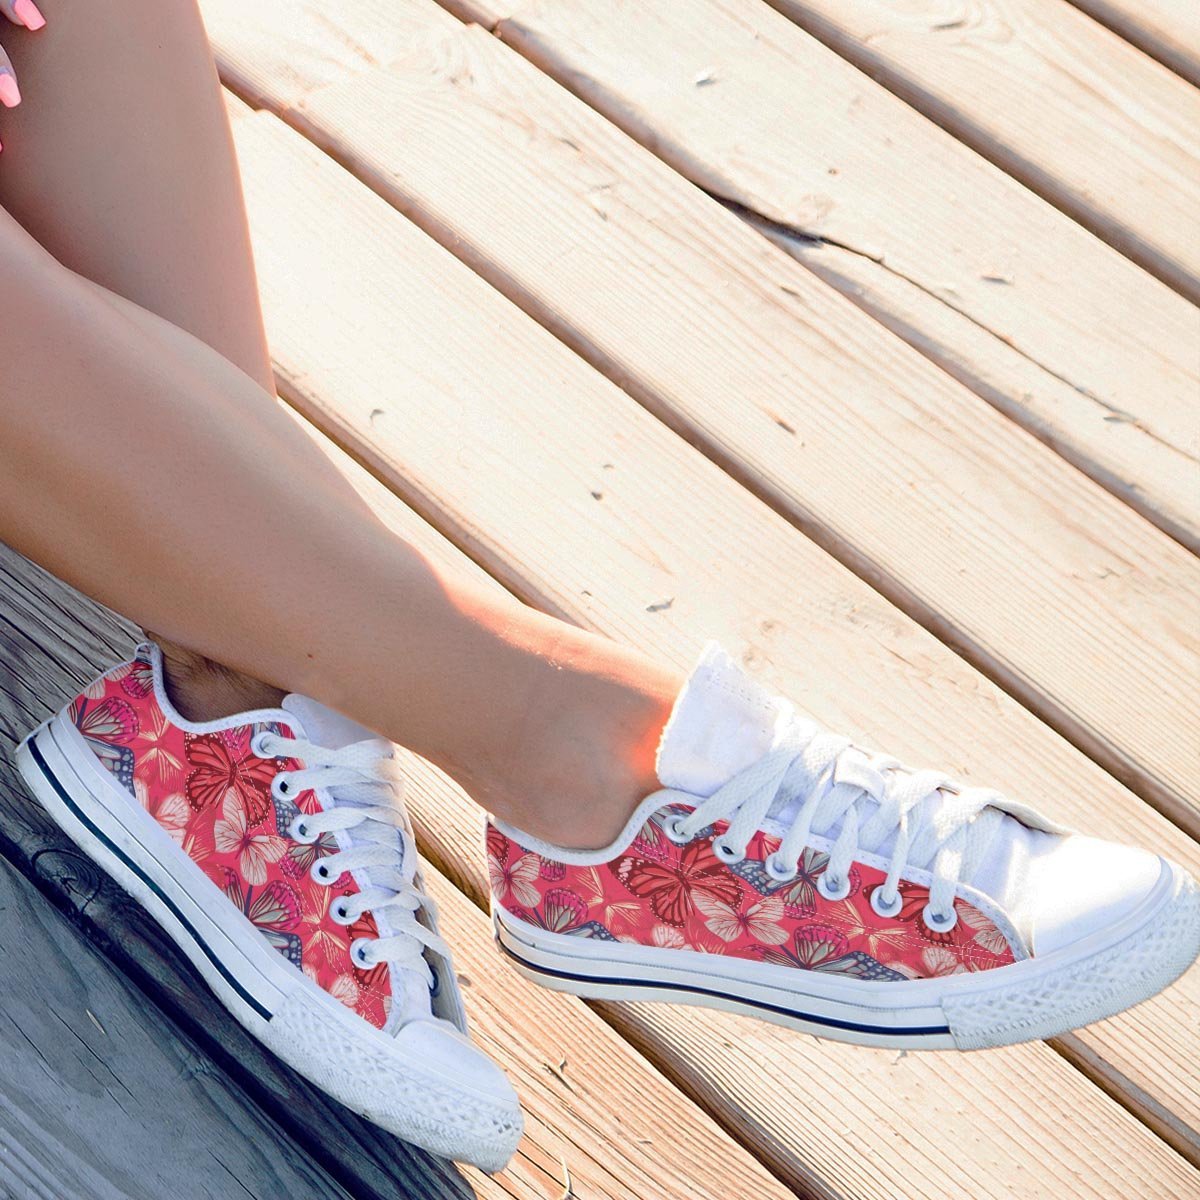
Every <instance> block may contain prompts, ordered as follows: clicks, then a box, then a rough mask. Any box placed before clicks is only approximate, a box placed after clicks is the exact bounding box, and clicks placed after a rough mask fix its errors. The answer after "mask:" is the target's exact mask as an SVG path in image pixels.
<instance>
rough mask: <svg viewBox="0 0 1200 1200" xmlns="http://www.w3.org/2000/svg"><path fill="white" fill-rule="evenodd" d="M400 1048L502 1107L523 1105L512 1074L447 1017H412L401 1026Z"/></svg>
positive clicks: (451, 1081) (443, 1076) (407, 1056)
mask: <svg viewBox="0 0 1200 1200" xmlns="http://www.w3.org/2000/svg"><path fill="white" fill-rule="evenodd" d="M396 1049H397V1051H398V1052H399V1053H400V1055H401V1056H402V1057H403V1058H405V1059H406V1060H407V1061H409V1062H412V1063H416V1064H418V1065H419V1066H420V1067H421V1069H422V1070H424V1071H430V1072H433V1073H435V1074H436V1075H437V1076H438V1077H439V1078H441V1079H444V1080H445V1081H446V1082H447V1083H449V1084H451V1085H452V1086H453V1087H456V1088H461V1089H463V1090H464V1091H466V1092H470V1093H472V1094H473V1095H475V1096H477V1097H478V1098H479V1099H480V1100H482V1101H485V1102H488V1103H492V1104H495V1105H496V1106H497V1107H499V1108H503V1107H505V1106H506V1105H507V1106H509V1107H511V1108H513V1109H518V1108H519V1107H520V1104H519V1102H518V1100H517V1094H516V1092H514V1091H513V1087H512V1084H511V1083H509V1081H508V1076H507V1075H505V1074H504V1072H503V1071H502V1070H501V1069H500V1068H499V1067H498V1066H496V1064H495V1063H494V1062H492V1060H491V1059H490V1058H488V1056H487V1055H486V1054H484V1052H483V1051H482V1050H480V1049H479V1048H478V1047H477V1046H475V1045H473V1044H472V1042H471V1041H470V1040H469V1039H468V1038H467V1037H466V1036H465V1035H463V1034H461V1033H459V1032H458V1030H457V1029H454V1028H453V1027H452V1026H450V1025H448V1024H447V1023H446V1022H444V1021H420V1020H418V1021H410V1022H409V1023H408V1024H407V1025H405V1026H403V1027H402V1028H401V1029H399V1030H397V1032H396Z"/></svg>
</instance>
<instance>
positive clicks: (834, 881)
mask: <svg viewBox="0 0 1200 1200" xmlns="http://www.w3.org/2000/svg"><path fill="white" fill-rule="evenodd" d="M817 891H818V892H820V893H821V895H822V896H824V897H825V899H826V900H845V898H846V897H847V896H848V895H850V876H849V875H846V876H844V877H843V878H841V879H838V878H837V877H836V876H832V875H830V874H829V872H828V871H826V872H825V874H824V875H822V876H821V878H820V879H818V880H817Z"/></svg>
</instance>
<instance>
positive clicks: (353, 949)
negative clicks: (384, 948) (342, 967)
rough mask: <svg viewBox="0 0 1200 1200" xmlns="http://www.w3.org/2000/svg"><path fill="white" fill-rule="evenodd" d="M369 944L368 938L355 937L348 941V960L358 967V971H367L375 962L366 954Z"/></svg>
mask: <svg viewBox="0 0 1200 1200" xmlns="http://www.w3.org/2000/svg"><path fill="white" fill-rule="evenodd" d="M370 945H371V939H370V938H355V939H354V941H352V942H351V943H350V961H351V962H352V963H353V964H354V965H355V966H356V967H358V969H359V970H360V971H369V970H370V969H371V968H372V967H373V966H375V962H374V960H373V959H371V958H369V957H368V956H367V950H368V948H369V947H370Z"/></svg>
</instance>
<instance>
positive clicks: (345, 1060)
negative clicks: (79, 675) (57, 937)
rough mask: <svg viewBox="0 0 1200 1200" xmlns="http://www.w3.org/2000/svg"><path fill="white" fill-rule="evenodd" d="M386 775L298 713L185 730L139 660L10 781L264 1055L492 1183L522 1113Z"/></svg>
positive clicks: (145, 652) (66, 721)
mask: <svg viewBox="0 0 1200 1200" xmlns="http://www.w3.org/2000/svg"><path fill="white" fill-rule="evenodd" d="M393 755H394V749H393V747H392V746H391V744H390V743H388V742H386V741H383V740H381V739H379V738H377V737H375V736H374V735H373V734H371V733H370V732H369V731H367V730H365V729H363V728H362V727H360V726H358V725H355V724H354V723H353V722H351V721H349V720H347V719H346V718H344V717H342V716H340V715H339V714H337V713H335V712H332V711H331V710H329V709H327V708H325V707H323V706H322V705H320V704H318V703H317V702H316V701H314V700H310V699H307V698H306V697H303V696H288V697H287V698H286V699H285V700H284V701H283V706H282V708H280V709H270V710H261V711H255V712H247V713H241V714H240V715H238V716H233V717H228V718H226V719H224V720H220V721H207V722H204V723H196V722H193V721H187V720H185V719H184V718H183V717H182V716H180V715H179V713H177V712H176V711H175V709H174V708H173V707H172V705H171V702H170V701H169V700H168V698H167V695H166V691H165V689H164V687H163V678H162V656H161V654H160V652H159V650H158V647H156V646H154V645H152V644H149V643H147V644H144V645H142V646H139V647H138V650H137V654H136V657H135V658H134V659H133V661H132V662H127V663H124V664H122V665H121V666H118V667H116V668H115V669H113V670H112V671H109V672H108V673H107V674H106V675H103V676H101V678H100V679H98V680H97V681H96V682H95V683H93V684H92V685H91V686H90V687H89V688H87V689H86V690H85V691H84V692H83V693H82V694H81V695H79V696H77V697H76V698H75V700H73V701H72V702H71V704H70V705H68V706H67V707H66V708H65V709H64V710H63V711H62V712H60V713H59V714H58V715H57V716H56V717H54V718H53V719H51V720H49V721H47V722H46V723H45V724H43V725H41V726H40V727H39V728H38V729H36V730H35V731H34V732H33V733H31V734H30V735H29V736H28V737H27V738H26V739H25V740H24V741H23V742H22V743H21V745H20V746H19V748H18V750H17V765H18V767H19V769H20V771H21V774H22V775H23V776H24V778H25V780H26V782H27V783H28V785H29V787H30V788H31V790H32V791H33V793H34V795H35V796H36V797H37V798H38V799H39V800H40V801H41V802H42V804H43V805H44V806H45V807H46V809H47V811H48V812H49V813H50V815H51V816H52V817H53V818H54V820H55V821H56V822H57V823H58V824H59V825H60V826H61V827H62V829H63V830H64V832H65V833H66V834H67V835H68V836H69V837H70V838H71V839H72V841H74V842H75V843H76V844H77V845H78V846H79V847H80V848H81V849H82V850H83V851H84V853H86V854H87V855H88V856H89V857H90V858H92V859H94V860H95V862H96V863H97V864H99V866H100V867H102V868H103V869H104V870H105V871H107V872H108V874H109V875H111V876H112V877H113V878H114V879H115V880H116V881H117V882H118V883H119V884H120V885H121V886H122V887H123V888H124V889H125V890H126V891H127V892H129V893H130V894H131V895H133V896H134V897H135V898H136V899H137V900H138V901H139V902H140V903H141V904H142V905H143V906H144V907H145V908H146V909H147V910H148V911H149V912H150V914H151V915H152V916H153V917H154V918H155V919H156V920H157V921H158V922H159V924H160V925H162V927H163V929H164V930H165V931H166V932H167V934H168V935H169V936H170V937H171V938H172V939H173V940H174V941H175V942H176V943H177V944H178V945H179V947H180V949H181V950H182V951H183V952H184V953H185V954H186V955H187V956H188V958H189V959H190V960H191V961H192V962H193V963H194V964H195V966H196V967H197V968H198V970H199V971H200V973H201V974H202V975H203V976H204V978H205V980H207V982H208V984H209V985H210V986H211V988H212V989H213V991H214V992H215V993H216V995H217V997H218V998H219V999H220V1001H221V1002H222V1003H223V1004H224V1005H225V1007H226V1008H227V1009H228V1010H229V1011H230V1012H231V1013H232V1014H233V1015H234V1017H236V1018H237V1020H238V1021H239V1022H240V1023H241V1024H242V1025H243V1026H245V1027H246V1029H248V1030H249V1031H250V1032H251V1033H252V1034H254V1036H255V1037H257V1038H258V1039H259V1041H261V1042H262V1043H263V1044H264V1045H265V1046H267V1047H268V1048H269V1049H270V1050H272V1051H273V1052H274V1053H275V1054H277V1055H278V1056H279V1057H280V1058H281V1059H283V1060H284V1062H286V1063H288V1064H289V1066H291V1067H294V1068H295V1069H296V1070H297V1071H298V1072H299V1073H300V1074H301V1075H303V1076H304V1077H305V1078H307V1079H309V1080H311V1081H312V1082H313V1083H315V1084H316V1085H317V1086H318V1087H320V1088H322V1089H323V1090H324V1091H326V1092H328V1093H329V1094H330V1095H331V1096H334V1097H336V1098H337V1099H338V1100H340V1101H341V1102H342V1103H343V1104H345V1105H346V1106H347V1107H349V1108H351V1109H353V1110H354V1111H355V1112H358V1113H361V1114H362V1115H363V1116H364V1117H366V1118H367V1119H368V1120H370V1121H373V1122H374V1123H375V1124H377V1125H379V1126H381V1127H382V1128H384V1129H386V1130H388V1131H389V1132H391V1133H394V1134H396V1135H398V1136H399V1137H402V1138H404V1139H405V1140H407V1141H410V1142H414V1143H416V1144H417V1145H419V1146H423V1147H424V1148H426V1149H427V1150H430V1151H432V1152H433V1153H435V1154H439V1155H444V1156H446V1157H448V1158H455V1159H460V1160H463V1161H466V1162H471V1163H474V1164H476V1165H477V1166H479V1167H481V1168H482V1169H483V1170H485V1171H498V1170H500V1169H501V1168H502V1167H504V1166H505V1165H506V1164H507V1162H508V1161H509V1159H510V1157H511V1156H512V1154H513V1152H514V1151H515V1149H516V1145H517V1141H518V1140H519V1138H520V1136H521V1112H520V1107H519V1105H518V1102H517V1098H516V1095H515V1094H514V1092H513V1090H512V1087H511V1086H510V1085H509V1082H508V1080H507V1079H506V1078H505V1076H504V1074H503V1072H502V1071H500V1069H499V1068H498V1067H496V1066H495V1064H493V1063H492V1062H491V1060H490V1059H488V1058H487V1057H486V1056H485V1055H484V1054H482V1053H481V1052H480V1051H479V1050H477V1049H476V1048H475V1047H474V1046H473V1045H472V1044H471V1043H470V1042H469V1041H468V1039H467V1036H466V1021H465V1016H464V1013H463V1007H462V1000H461V997H460V995H459V991H458V985H457V983H456V981H455V977H454V971H453V969H452V968H451V965H450V957H449V950H448V948H447V946H446V944H445V942H444V941H443V940H442V938H441V937H440V936H439V935H438V932H437V924H436V914H435V910H434V906H433V904H432V902H431V901H430V900H429V898H428V897H427V896H426V895H425V893H424V890H423V887H422V882H421V876H420V872H419V870H418V863H417V855H416V847H415V844H414V842H413V838H412V832H411V828H410V826H409V824H408V821H407V818H406V816H405V813H404V809H403V807H402V805H401V802H400V801H401V792H400V780H399V776H398V773H397V771H396V768H395V763H394V758H393Z"/></svg>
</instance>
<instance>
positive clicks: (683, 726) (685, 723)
mask: <svg viewBox="0 0 1200 1200" xmlns="http://www.w3.org/2000/svg"><path fill="white" fill-rule="evenodd" d="M789 708H790V706H789V705H788V704H787V702H786V701H784V700H782V699H781V698H780V697H778V696H773V695H771V693H770V692H768V691H767V690H766V688H764V687H763V686H762V685H761V684H758V683H756V682H755V681H754V680H753V679H751V678H750V676H748V675H747V674H746V673H745V672H744V671H743V670H742V669H741V668H740V667H739V666H738V665H737V664H736V663H735V662H734V661H733V659H732V658H730V657H729V655H728V654H727V653H726V652H725V651H724V650H723V649H722V648H721V647H720V646H719V645H718V644H717V643H716V642H709V643H708V644H707V645H706V646H705V647H704V651H703V653H701V655H700V658H699V661H698V662H697V663H696V666H695V667H694V668H693V670H692V673H691V675H689V676H688V679H687V682H686V683H685V684H684V685H683V690H682V691H681V692H680V693H679V696H678V698H677V699H676V701H675V706H674V707H673V708H672V709H671V716H670V718H669V720H668V721H667V725H666V728H665V729H664V730H663V734H662V738H661V740H660V741H659V744H658V759H657V763H656V766H657V770H658V780H659V782H660V783H661V784H662V785H663V787H669V788H678V789H679V790H680V791H683V792H691V793H692V794H693V795H695V796H711V795H712V794H713V792H715V791H716V790H717V789H718V788H719V787H721V785H722V784H724V783H728V782H729V780H730V779H732V778H733V776H734V775H736V774H737V773H738V772H739V771H742V770H744V769H745V768H746V767H748V766H750V764H751V763H753V762H756V761H757V760H758V759H759V758H761V757H762V756H763V755H764V754H765V753H766V752H767V751H768V750H769V749H770V748H771V745H772V743H773V742H774V740H775V736H776V732H777V731H778V730H779V728H780V726H781V723H782V722H784V721H785V720H786V719H787V715H788V711H789Z"/></svg>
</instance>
